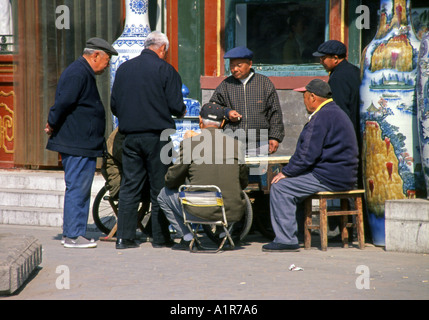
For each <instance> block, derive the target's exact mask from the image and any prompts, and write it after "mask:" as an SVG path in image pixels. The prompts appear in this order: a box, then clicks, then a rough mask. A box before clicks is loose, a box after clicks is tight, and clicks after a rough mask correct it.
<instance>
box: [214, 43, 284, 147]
mask: <svg viewBox="0 0 429 320" xmlns="http://www.w3.org/2000/svg"><path fill="white" fill-rule="evenodd" d="M224 59H229V60H230V62H229V68H230V70H231V74H232V75H231V76H230V77H228V78H226V79H225V80H224V81H223V82H222V83H221V84H220V85H219V86H218V87H217V88H216V90H215V92H214V93H213V95H212V97H211V99H210V101H211V102H215V103H217V104H219V105H221V106H224V107H225V115H226V118H227V123H226V125H225V129H226V130H228V129H230V130H232V131H233V132H237V130H243V132H244V133H245V134H246V137H247V142H248V144H247V149H248V151H249V148H253V149H255V150H257V151H255V152H260V151H261V150H264V149H265V150H266V152H263V151H262V153H275V152H276V151H277V149H278V147H279V143H281V142H282V141H283V138H284V136H285V132H284V124H283V114H282V110H281V107H280V101H279V97H278V95H277V91H276V89H275V87H274V85H273V83H272V82H271V81H270V79H269V78H268V77H266V76H264V75H262V74H258V73H255V70H253V69H252V59H253V52H252V51H251V50H249V49H248V48H246V47H236V48H234V49H232V50H230V51H228V52H227V53H226V54H225V56H224ZM252 140H253V141H252ZM255 147H256V148H255Z"/></svg>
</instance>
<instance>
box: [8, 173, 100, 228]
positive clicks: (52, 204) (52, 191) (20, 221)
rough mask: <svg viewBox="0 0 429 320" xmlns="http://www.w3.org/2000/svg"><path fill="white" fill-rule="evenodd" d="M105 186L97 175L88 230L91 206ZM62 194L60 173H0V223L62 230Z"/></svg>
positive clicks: (62, 181) (62, 186)
mask: <svg viewBox="0 0 429 320" xmlns="http://www.w3.org/2000/svg"><path fill="white" fill-rule="evenodd" d="M104 184H105V180H104V178H103V176H102V175H101V174H99V173H96V175H95V177H94V182H93V184H92V189H91V193H92V195H91V207H90V214H89V219H88V223H89V225H88V228H89V229H91V225H93V220H92V204H93V202H94V199H95V196H96V195H97V193H98V192H99V190H100V189H101V188H102V187H103V186H104ZM64 191H65V182H64V172H62V171H32V170H0V224H16V225H34V226H48V227H61V226H62V224H63V207H64Z"/></svg>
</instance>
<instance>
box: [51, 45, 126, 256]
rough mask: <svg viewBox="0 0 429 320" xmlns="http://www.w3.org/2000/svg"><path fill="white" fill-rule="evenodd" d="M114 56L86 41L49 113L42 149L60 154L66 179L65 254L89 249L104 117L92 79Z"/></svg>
mask: <svg viewBox="0 0 429 320" xmlns="http://www.w3.org/2000/svg"><path fill="white" fill-rule="evenodd" d="M117 54H118V53H117V52H116V50H115V49H114V48H113V47H112V46H111V45H110V44H109V43H108V42H107V41H105V40H103V39H100V38H91V39H89V40H88V41H87V43H86V45H85V49H84V52H83V55H82V56H81V57H79V58H78V59H77V60H76V61H75V62H73V63H72V64H71V65H70V66H68V67H67V69H66V70H64V72H63V73H62V75H61V77H60V79H59V81H58V85H57V90H56V95H55V103H54V105H53V106H52V108H51V109H50V111H49V115H48V122H47V124H46V127H45V132H46V133H47V134H48V135H49V140H48V144H47V146H46V148H47V149H48V150H51V151H56V152H59V153H60V155H61V160H62V164H63V167H64V173H65V183H66V192H65V197H64V221H63V243H64V247H66V248H93V247H96V246H97V244H96V243H95V242H94V241H93V240H89V239H87V238H85V234H86V226H87V221H88V214H89V205H90V196H91V186H92V181H93V179H94V173H95V168H96V160H97V157H101V156H102V155H103V150H104V145H105V140H104V132H105V126H106V114H105V110H104V106H103V103H102V101H101V99H100V95H99V92H98V89H97V85H96V81H95V76H96V75H100V74H102V73H103V72H104V70H105V69H106V68H107V67H109V62H110V58H111V56H112V55H117Z"/></svg>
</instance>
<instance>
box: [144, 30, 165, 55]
mask: <svg viewBox="0 0 429 320" xmlns="http://www.w3.org/2000/svg"><path fill="white" fill-rule="evenodd" d="M164 44H165V50H166V51H168V49H169V47H170V41H168V38H167V36H166V35H165V34H164V33H162V32H160V31H153V32H151V33H149V35H148V36H147V38H146V41H145V43H144V46H145V48H146V49H148V48H150V47H151V46H153V47H155V48H156V49H158V48H160V47H161V46H163V45H164Z"/></svg>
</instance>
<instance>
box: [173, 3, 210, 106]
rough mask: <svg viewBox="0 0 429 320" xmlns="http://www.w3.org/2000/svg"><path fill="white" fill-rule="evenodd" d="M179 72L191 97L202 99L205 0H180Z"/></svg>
mask: <svg viewBox="0 0 429 320" xmlns="http://www.w3.org/2000/svg"><path fill="white" fill-rule="evenodd" d="M178 28H179V30H178V38H179V73H180V76H181V77H182V81H183V83H184V84H185V85H186V86H187V87H188V88H189V92H190V94H189V98H192V99H197V100H199V101H201V86H200V76H201V75H202V74H203V71H204V1H201V0H180V3H179V26H178Z"/></svg>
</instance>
